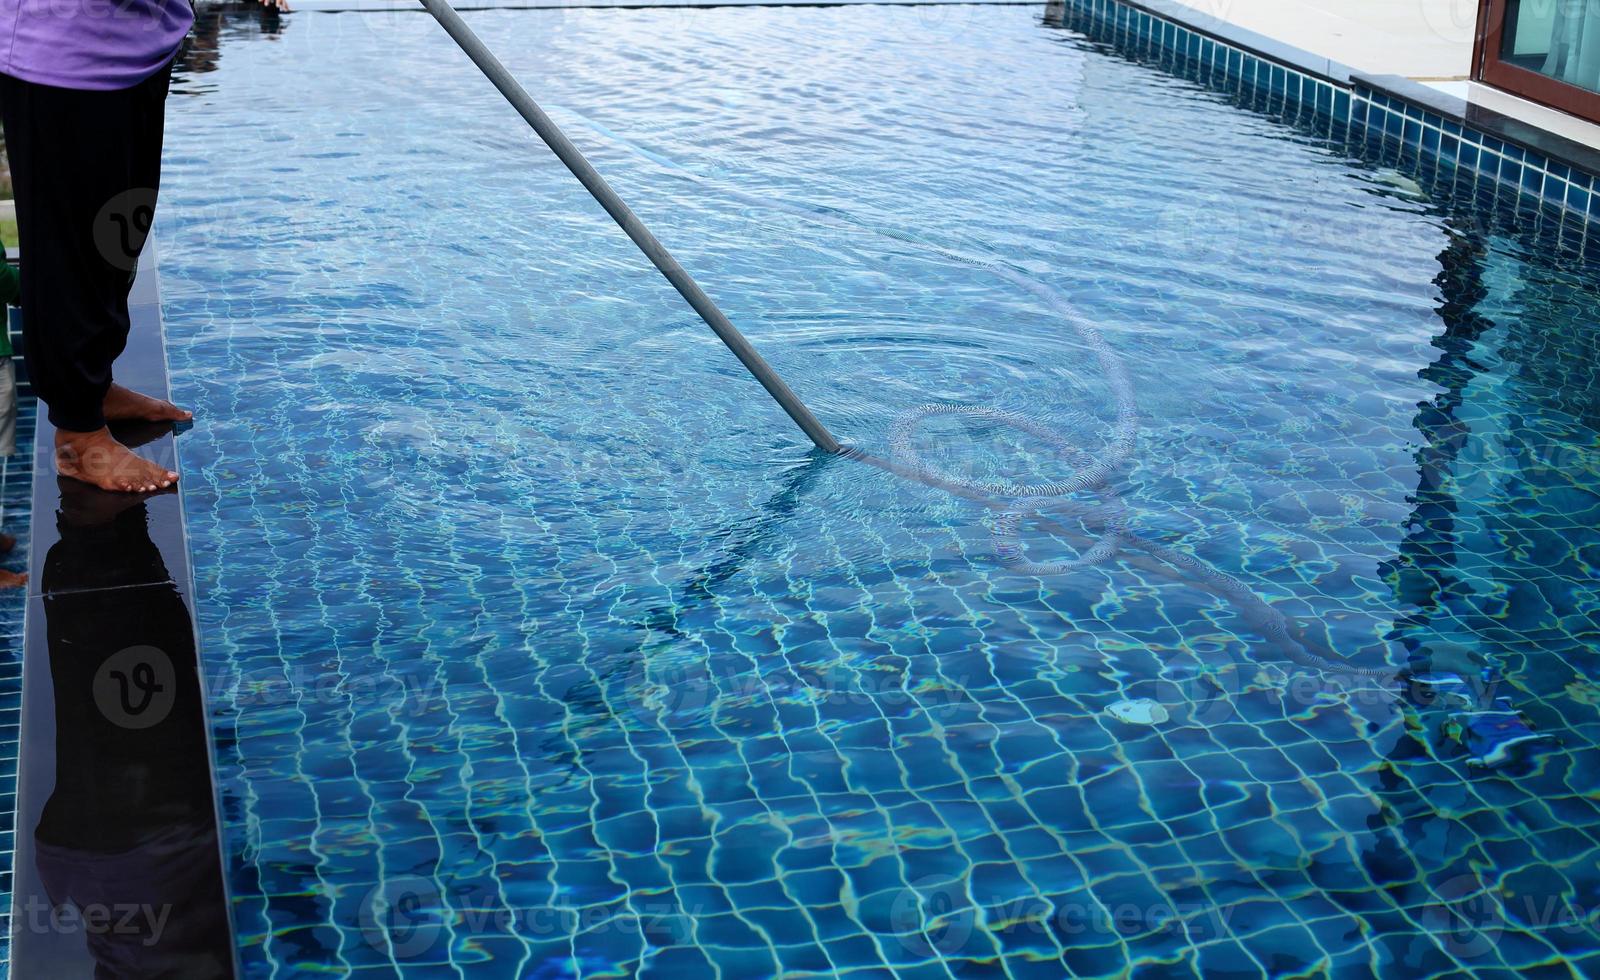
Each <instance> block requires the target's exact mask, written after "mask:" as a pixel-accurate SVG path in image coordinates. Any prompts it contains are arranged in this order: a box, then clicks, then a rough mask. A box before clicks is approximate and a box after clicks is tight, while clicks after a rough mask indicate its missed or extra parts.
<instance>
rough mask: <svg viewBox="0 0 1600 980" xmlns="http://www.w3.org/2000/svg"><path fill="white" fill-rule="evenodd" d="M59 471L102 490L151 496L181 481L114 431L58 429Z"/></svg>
mask: <svg viewBox="0 0 1600 980" xmlns="http://www.w3.org/2000/svg"><path fill="white" fill-rule="evenodd" d="M56 472H57V473H59V474H61V475H62V476H70V477H72V478H73V479H75V480H82V481H83V482H84V483H87V484H90V485H92V486H96V487H99V488H100V489H102V490H120V491H122V492H123V493H149V492H151V491H154V490H165V489H166V488H167V487H170V486H172V485H173V484H174V483H177V482H178V474H176V473H174V472H172V471H171V470H169V469H167V468H166V467H164V466H161V465H159V464H157V463H152V462H150V461H149V460H147V459H144V458H142V457H140V456H136V455H134V453H133V451H132V450H130V449H129V448H128V447H127V446H124V445H123V444H122V443H120V442H118V441H117V440H115V439H113V438H112V437H111V431H110V430H109V429H106V428H103V427H102V428H99V429H96V430H95V431H93V432H66V431H63V430H60V429H58V430H56Z"/></svg>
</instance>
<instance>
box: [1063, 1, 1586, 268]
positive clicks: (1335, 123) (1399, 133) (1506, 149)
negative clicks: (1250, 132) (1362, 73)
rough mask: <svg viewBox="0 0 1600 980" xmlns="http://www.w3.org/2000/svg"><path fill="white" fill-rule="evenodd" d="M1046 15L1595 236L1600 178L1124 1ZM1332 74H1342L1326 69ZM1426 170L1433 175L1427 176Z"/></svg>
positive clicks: (1066, 5)
mask: <svg viewBox="0 0 1600 980" xmlns="http://www.w3.org/2000/svg"><path fill="white" fill-rule="evenodd" d="M1047 9H1048V10H1059V11H1060V14H1061V16H1062V17H1063V19H1064V21H1065V23H1066V24H1067V26H1070V27H1073V28H1074V29H1078V30H1081V31H1083V32H1084V33H1085V34H1087V35H1088V36H1089V37H1091V38H1093V39H1095V40H1098V41H1102V42H1105V43H1109V44H1111V45H1112V46H1114V47H1116V48H1117V49H1119V50H1121V51H1124V52H1128V53H1131V54H1148V55H1154V56H1158V57H1162V58H1170V59H1173V60H1174V61H1175V62H1176V64H1174V65H1173V66H1172V67H1174V68H1176V69H1179V70H1181V71H1182V72H1183V73H1184V74H1186V75H1188V76H1190V77H1193V78H1194V79H1195V80H1197V81H1199V82H1200V83H1202V84H1205V85H1207V86H1208V87H1210V88H1214V89H1219V90H1228V91H1233V92H1237V93H1239V94H1241V95H1245V96H1251V97H1253V98H1254V99H1256V100H1259V101H1260V102H1261V105H1260V107H1261V108H1264V109H1267V110H1269V111H1282V112H1286V113H1290V114H1295V115H1298V116H1300V117H1301V119H1302V121H1306V122H1310V123H1312V124H1321V125H1323V126H1327V127H1329V135H1336V134H1335V133H1333V132H1332V130H1333V129H1335V128H1342V129H1344V130H1346V131H1347V132H1348V134H1349V135H1350V136H1352V137H1354V138H1358V139H1364V140H1367V141H1369V142H1372V143H1375V144H1377V145H1378V146H1379V148H1381V149H1384V150H1388V151H1398V155H1399V157H1400V159H1401V161H1403V162H1405V163H1407V164H1410V165H1412V167H1413V168H1415V169H1416V171H1417V175H1418V176H1438V177H1448V178H1451V179H1455V180H1463V179H1469V180H1472V181H1473V182H1475V183H1476V184H1477V185H1478V189H1479V190H1489V191H1492V192H1494V193H1495V195H1496V196H1497V197H1512V198H1516V199H1518V200H1516V201H1515V203H1516V204H1518V205H1527V204H1533V205H1538V206H1540V208H1541V209H1542V210H1543V211H1545V213H1546V215H1548V216H1550V217H1554V218H1557V219H1559V220H1560V222H1561V231H1562V233H1563V235H1564V236H1576V237H1577V238H1578V239H1579V240H1580V241H1587V240H1592V239H1593V238H1594V237H1596V236H1595V235H1594V233H1593V232H1592V231H1591V229H1592V228H1600V192H1597V191H1600V176H1596V174H1594V173H1591V172H1588V171H1586V170H1584V169H1582V168H1580V167H1577V166H1573V165H1571V164H1569V163H1566V162H1562V161H1560V160H1556V159H1552V158H1551V157H1549V156H1547V155H1546V154H1544V153H1542V152H1540V151H1538V150H1536V149H1533V148H1531V147H1528V146H1523V145H1520V144H1518V143H1516V142H1514V141H1511V140H1508V139H1503V138H1501V137H1499V136H1495V135H1492V134H1490V133H1487V132H1484V131H1481V130H1479V129H1476V128H1474V127H1473V126H1471V125H1468V124H1466V123H1464V122H1462V121H1459V120H1456V119H1452V118H1449V117H1448V116H1446V115H1444V114H1441V113H1440V112H1436V111H1434V110H1433V109H1430V108H1429V107H1427V106H1425V105H1420V104H1417V103H1415V102H1412V101H1409V100H1407V99H1405V98H1401V97H1399V96H1397V95H1394V94H1392V93H1389V92H1385V91H1380V90H1379V89H1378V88H1376V87H1374V86H1372V85H1369V84H1366V83H1365V82H1363V81H1362V80H1361V78H1360V77H1359V76H1358V77H1354V78H1352V79H1350V80H1349V81H1348V82H1346V81H1342V80H1340V79H1339V78H1336V77H1324V76H1321V75H1318V74H1315V73H1312V72H1308V71H1303V70H1300V69H1298V68H1295V67H1293V66H1291V65H1288V64H1284V63H1282V62H1279V61H1276V60H1273V59H1271V58H1268V57H1264V56H1262V55H1259V54H1257V53H1255V52H1253V51H1250V50H1247V49H1245V48H1241V47H1238V46H1236V45H1233V44H1230V43H1227V42H1225V41H1223V40H1220V39H1218V38H1215V37H1212V36H1210V35H1208V34H1206V33H1205V32H1203V31H1200V30H1196V29H1193V28H1191V27H1190V26H1186V25H1185V24H1183V23H1179V22H1177V21H1175V20H1171V19H1168V18H1166V17H1163V16H1160V15H1158V14H1155V13H1152V12H1150V11H1148V10H1144V9H1141V8H1140V7H1138V6H1135V5H1132V4H1129V3H1125V2H1121V0H1056V2H1054V3H1051V4H1050V5H1049V7H1048V8H1047ZM1047 16H1049V14H1048V13H1047ZM1308 57H1309V56H1308ZM1329 68H1330V71H1334V72H1336V73H1337V74H1343V71H1341V70H1340V69H1339V68H1338V66H1336V65H1334V64H1332V63H1329ZM1307 117H1309V118H1307ZM1428 168H1437V170H1436V172H1435V173H1425V172H1423V171H1426V170H1427V169H1428ZM1485 185H1489V186H1485Z"/></svg>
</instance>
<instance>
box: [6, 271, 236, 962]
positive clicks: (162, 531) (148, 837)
mask: <svg viewBox="0 0 1600 980" xmlns="http://www.w3.org/2000/svg"><path fill="white" fill-rule="evenodd" d="M154 252H155V248H154V242H153V241H152V242H151V243H149V244H148V245H147V246H146V248H145V251H144V254H143V255H142V256H141V257H140V265H139V273H138V276H137V278H136V280H135V283H134V288H133V292H132V294H131V296H130V298H129V314H130V319H131V320H132V323H133V329H132V332H131V333H130V335H129V338H128V345H127V348H126V349H125V350H124V351H123V354H122V356H121V357H119V358H118V359H117V364H116V373H117V377H118V379H119V380H122V381H124V382H126V383H127V384H128V385H130V386H131V387H135V388H138V389H140V390H144V391H150V392H159V393H165V392H166V391H167V359H166V344H165V341H164V338H163V336H162V324H161V308H160V297H159V295H158V287H157V278H156V273H155V258H154ZM118 438H121V439H122V440H123V441H124V442H126V443H127V444H129V445H130V446H135V447H136V448H137V451H138V452H139V453H140V454H141V455H143V456H145V457H147V458H151V459H156V460H159V461H162V462H164V463H165V464H166V465H168V466H169V467H175V466H176V455H177V451H176V444H175V439H176V435H175V434H174V432H173V431H172V428H171V426H170V425H165V426H158V425H144V426H142V428H126V429H121V430H119V431H118ZM53 441H54V429H53V428H52V427H51V426H50V423H49V421H48V420H47V419H45V418H44V417H42V415H39V414H37V413H36V414H35V428H34V439H33V443H34V444H33V454H32V460H33V462H32V474H31V476H32V479H31V495H32V503H31V508H32V518H33V520H32V525H31V528H30V530H29V542H28V543H29V557H30V572H31V577H30V581H29V583H28V590H27V598H26V604H27V613H26V618H25V629H24V631H23V639H22V658H21V659H22V667H21V683H20V687H21V692H20V703H21V706H20V716H19V719H18V722H17V723H18V726H19V732H18V739H17V756H16V762H17V774H16V784H17V792H16V810H15V821H14V830H13V833H12V834H11V837H12V841H13V845H14V846H13V847H12V848H11V851H12V856H13V862H14V864H13V868H12V876H11V883H12V894H11V903H10V910H11V922H10V926H11V928H10V937H11V946H10V967H11V972H12V973H13V974H14V975H15V976H18V977H52V978H56V977H60V978H71V977H83V978H86V980H87V978H88V977H91V976H99V975H101V974H102V973H103V972H104V971H105V970H111V971H112V972H115V973H117V974H118V975H122V973H124V972H126V970H125V969H124V968H128V967H131V968H133V969H134V970H135V972H138V973H139V974H140V975H145V973H146V971H148V975H151V976H155V975H162V976H174V975H179V974H181V975H182V976H185V977H195V978H196V980H200V978H209V980H228V978H232V977H235V976H237V974H238V968H237V962H236V955H237V953H236V950H235V948H234V943H233V934H232V929H231V922H230V916H229V914H228V913H229V910H228V902H227V895H226V886H225V881H224V878H223V873H222V849H221V843H220V839H219V834H218V827H219V823H218V819H217V792H216V777H215V764H214V759H213V749H212V739H211V733H210V729H209V724H208V719H207V711H206V709H207V704H206V698H205V695H204V692H205V689H206V688H205V684H204V682H203V679H202V677H201V675H200V659H199V656H198V650H197V636H196V631H195V623H194V613H193V606H192V601H191V600H192V596H193V594H194V584H193V576H192V574H191V569H190V562H189V542H188V534H187V530H186V528H185V525H184V515H183V506H182V501H181V499H180V497H179V494H178V493H177V492H172V491H169V492H166V493H159V494H150V495H132V494H127V495H124V494H111V493H106V492H103V491H100V490H96V489H94V488H92V487H89V486H87V485H86V484H82V483H78V482H76V481H71V480H62V479H60V478H58V477H57V476H56V475H55V467H54V465H53V458H52V457H53V452H52V446H53ZM119 685H120V686H119ZM47 880H48V881H49V882H50V884H49V886H48V887H47V885H46V881H47ZM68 894H70V896H71V902H70V904H57V903H56V902H55V901H53V900H52V898H51V896H52V895H55V896H58V897H60V896H64V895H68ZM112 922H115V923H117V925H116V926H115V929H114V930H113V928H112V927H111V926H110V925H109V923H112ZM97 923H98V925H97ZM108 961H112V962H108ZM119 964H120V966H119ZM97 965H98V966H99V967H100V970H101V972H97ZM107 975H109V974H107Z"/></svg>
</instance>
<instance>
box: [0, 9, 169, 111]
mask: <svg viewBox="0 0 1600 980" xmlns="http://www.w3.org/2000/svg"><path fill="white" fill-rule="evenodd" d="M193 23H194V9H193V8H192V7H190V6H189V0H0V73H3V74H6V75H10V76H12V77H13V78H20V79H22V80H23V81H25V82H37V83H38V84H40V85H54V86H57V87H59V88H78V89H118V88H129V87H130V86H133V85H137V84H139V83H140V82H142V81H144V80H145V79H146V78H149V77H150V76H151V75H153V74H154V73H155V72H156V70H157V69H159V68H160V67H161V66H162V65H165V64H166V63H167V61H168V60H170V59H171V58H172V56H173V54H175V53H176V52H177V50H178V45H179V44H180V43H182V41H183V36H184V35H185V34H187V33H189V25H190V24H193Z"/></svg>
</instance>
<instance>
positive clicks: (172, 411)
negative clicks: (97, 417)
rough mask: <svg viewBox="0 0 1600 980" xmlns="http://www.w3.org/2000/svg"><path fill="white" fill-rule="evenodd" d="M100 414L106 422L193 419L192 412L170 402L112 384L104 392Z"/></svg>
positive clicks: (185, 420) (183, 420)
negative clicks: (108, 389) (103, 403)
mask: <svg viewBox="0 0 1600 980" xmlns="http://www.w3.org/2000/svg"><path fill="white" fill-rule="evenodd" d="M101 412H103V413H104V414H105V417H106V421H107V422H125V421H127V420H129V419H139V420H142V421H145V422H187V421H189V420H190V419H192V418H194V413H193V412H186V411H184V410H183V409H181V408H179V407H178V406H176V405H174V404H172V403H171V402H166V401H162V400H161V399H159V398H151V397H150V396H149V395H141V394H139V393H138V392H137V391H132V390H130V389H128V388H124V387H122V386H121V385H119V384H113V385H112V386H111V390H110V391H108V392H106V401H105V405H104V406H103V407H102V408H101Z"/></svg>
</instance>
